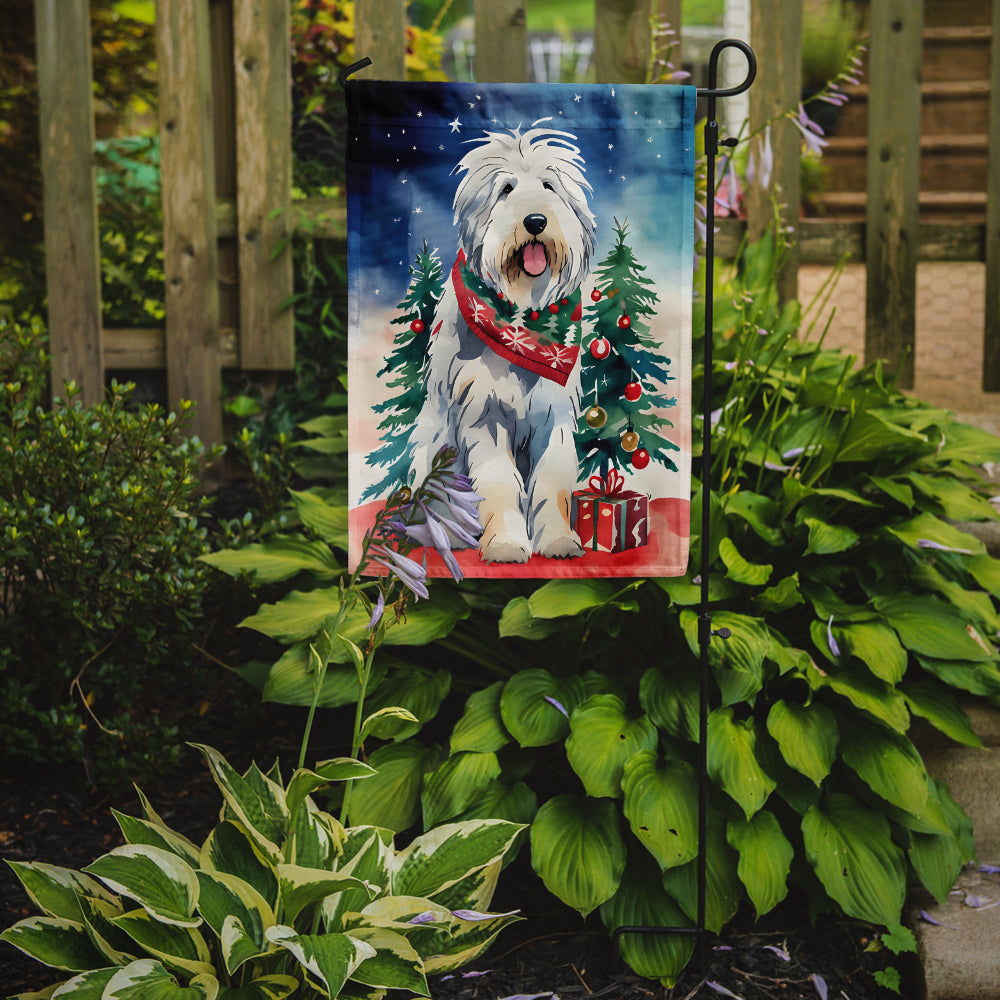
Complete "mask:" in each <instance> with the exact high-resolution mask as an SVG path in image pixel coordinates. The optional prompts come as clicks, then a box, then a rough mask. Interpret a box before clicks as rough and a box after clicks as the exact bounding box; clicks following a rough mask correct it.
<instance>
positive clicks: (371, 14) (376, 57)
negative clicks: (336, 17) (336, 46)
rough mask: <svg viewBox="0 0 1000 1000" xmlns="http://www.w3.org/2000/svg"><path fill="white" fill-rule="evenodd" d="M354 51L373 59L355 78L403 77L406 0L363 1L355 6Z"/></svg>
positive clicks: (356, 54)
mask: <svg viewBox="0 0 1000 1000" xmlns="http://www.w3.org/2000/svg"><path fill="white" fill-rule="evenodd" d="M354 54H355V58H356V59H361V58H363V57H364V56H368V58H369V59H371V61H372V65H371V66H369V67H367V68H366V69H363V70H361V71H360V72H359V73H357V76H358V77H370V78H371V79H373V80H405V79H406V3H405V0H362V2H361V3H356V4H355V5H354Z"/></svg>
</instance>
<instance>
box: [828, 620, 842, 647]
mask: <svg viewBox="0 0 1000 1000" xmlns="http://www.w3.org/2000/svg"><path fill="white" fill-rule="evenodd" d="M826 641H827V645H829V647H830V652H831V653H833V655H834V656H837V657H839V656H840V646H839V645H837V640H836V639H834V637H833V615H830V620H829V621H828V622H827V623H826Z"/></svg>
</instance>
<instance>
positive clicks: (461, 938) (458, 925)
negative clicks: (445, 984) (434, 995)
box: [424, 908, 521, 974]
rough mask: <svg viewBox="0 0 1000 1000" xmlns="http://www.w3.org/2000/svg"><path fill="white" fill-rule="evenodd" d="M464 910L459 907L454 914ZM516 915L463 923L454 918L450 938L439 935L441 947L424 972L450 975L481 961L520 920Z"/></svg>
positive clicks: (435, 950) (428, 957)
mask: <svg viewBox="0 0 1000 1000" xmlns="http://www.w3.org/2000/svg"><path fill="white" fill-rule="evenodd" d="M463 912H465V911H463V910H462V909H459V908H456V909H455V910H454V911H453V914H461V913H463ZM520 919H521V917H519V916H518V915H517V912H516V911H515V912H512V913H500V914H496V915H494V916H490V917H488V918H486V919H483V918H482V917H477V918H476V919H475V920H462V919H460V918H459V917H458V916H455V917H454V921H453V923H452V925H451V928H450V931H449V932H448V934H447V936H445V934H444V932H439V935H440V936H439V944H438V946H437V947H436V948H435V949H434V950H433V952H432V953H431V954H429V955H428V956H427V957H426V958H425V960H424V971H425V972H426V973H428V974H430V973H442V972H451V971H453V970H454V969H458V968H460V967H461V966H463V965H467V964H468V963H469V962H471V961H473V960H474V959H476V958H478V957H479V956H480V955H481V954H482V953H483V952H484V951H486V949H487V948H488V947H489V946H490V944H491V943H492V942H493V939H494V938H495V937H496V936H497V934H499V933H500V931H502V930H503V929H504V928H505V927H507V926H508V925H510V924H512V923H515V922H516V921H518V920H520Z"/></svg>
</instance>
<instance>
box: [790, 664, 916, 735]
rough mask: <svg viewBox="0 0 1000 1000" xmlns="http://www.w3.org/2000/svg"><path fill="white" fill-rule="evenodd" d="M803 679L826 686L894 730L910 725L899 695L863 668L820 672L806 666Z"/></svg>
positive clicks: (903, 731) (816, 684)
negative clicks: (807, 668) (827, 672)
mask: <svg viewBox="0 0 1000 1000" xmlns="http://www.w3.org/2000/svg"><path fill="white" fill-rule="evenodd" d="M806 678H807V680H808V681H809V684H810V686H811V687H812V688H813V689H818V688H822V687H826V688H829V689H830V690H831V691H833V692H835V693H836V694H838V695H840V696H841V697H843V698H846V699H847V700H848V701H849V702H850V703H851V704H852V705H854V706H855V707H856V708H860V709H863V710H864V711H866V712H868V713H870V714H871V715H873V716H875V718H876V719H881V720H882V721H883V722H884V723H885V724H886V725H887V726H890V727H891V728H892V729H895V730H896V731H897V732H900V733H905V732H906V729H907V727H908V726H909V724H910V713H909V712H908V711H907V710H906V702H904V701H903V696H902V695H901V694H900V693H899V692H898V691H895V690H893V689H892V688H891V687H890V686H889V685H888V684H886V683H885V682H884V681H880V680H879V679H878V678H877V677H872V675H871V674H870V673H869V672H868V670H866V669H865V670H862V669H855V668H853V667H841V668H839V669H838V670H837V671H836V672H835V673H830V674H823V673H821V672H820V671H819V670H818V669H817V668H816V667H810V669H809V670H808V671H807V673H806Z"/></svg>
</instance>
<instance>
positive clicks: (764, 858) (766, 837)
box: [726, 809, 795, 918]
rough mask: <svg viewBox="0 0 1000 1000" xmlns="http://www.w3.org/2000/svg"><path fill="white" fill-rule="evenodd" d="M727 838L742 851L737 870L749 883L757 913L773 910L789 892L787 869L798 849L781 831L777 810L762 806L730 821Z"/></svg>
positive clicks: (744, 881) (742, 880)
mask: <svg viewBox="0 0 1000 1000" xmlns="http://www.w3.org/2000/svg"><path fill="white" fill-rule="evenodd" d="M726 837H727V838H728V840H729V845H730V847H733V848H735V849H736V850H737V851H739V853H740V860H739V864H738V865H737V868H736V873H737V874H738V875H739V877H740V881H741V882H742V883H743V884H744V885H745V886H746V890H747V895H748V896H749V897H750V902H751V903H753V905H754V909H755V910H756V911H757V916H758V918H759V917H762V916H763V915H764V914H765V913H768V912H769V911H770V910H772V909H774V907H775V906H777V905H778V903H780V902H781V901H782V900H783V899H784V898H785V896H786V895H788V872H789V870H790V869H791V865H792V857H793V856H794V854H795V849H794V848H793V847H792V845H791V844H790V843H789V842H788V838H787V837H786V836H785V835H784V833H782V832H781V826H780V825H779V824H778V820H777V819H776V818H775V816H774V813H770V812H768V811H767V810H766V809H762V810H761V811H760V812H758V813H755V814H754V815H753V816H752V817H751V818H750V819H746V818H745V817H743V816H737V817H735V818H734V819H731V820H730V821H729V826H728V828H727V830H726Z"/></svg>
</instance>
